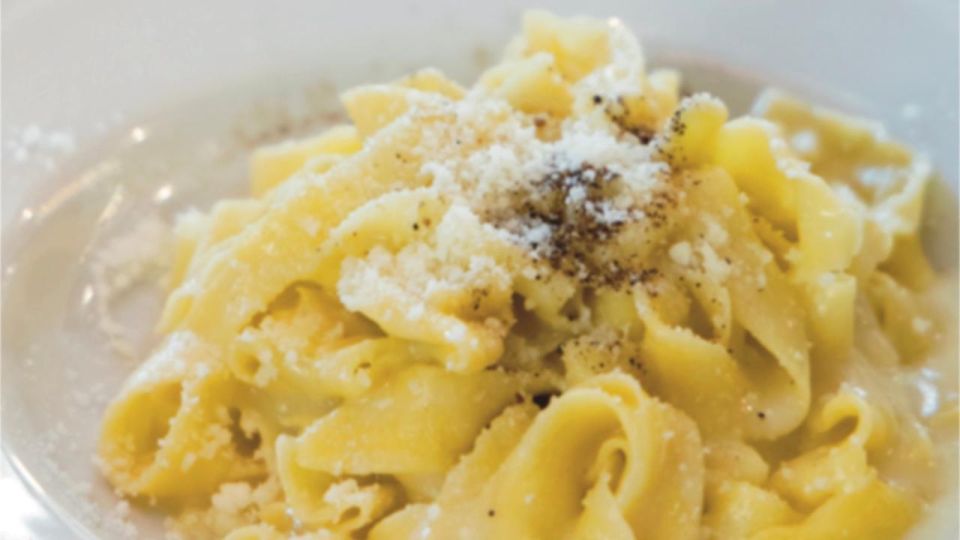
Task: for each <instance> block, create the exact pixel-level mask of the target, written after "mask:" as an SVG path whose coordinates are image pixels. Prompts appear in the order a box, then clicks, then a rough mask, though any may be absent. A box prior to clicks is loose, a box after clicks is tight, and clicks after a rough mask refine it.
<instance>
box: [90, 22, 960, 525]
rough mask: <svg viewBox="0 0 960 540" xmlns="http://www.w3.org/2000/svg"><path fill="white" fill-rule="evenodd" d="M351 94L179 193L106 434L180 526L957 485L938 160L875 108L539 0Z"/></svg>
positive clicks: (779, 519) (771, 515) (851, 513)
mask: <svg viewBox="0 0 960 540" xmlns="http://www.w3.org/2000/svg"><path fill="white" fill-rule="evenodd" d="M342 101H343V105H344V107H345V109H346V111H347V113H348V115H349V118H350V120H351V123H350V124H349V125H339V126H335V127H332V128H330V129H329V130H327V131H325V132H323V133H321V134H320V135H318V136H315V137H312V138H308V139H304V140H295V141H290V142H287V143H283V144H280V145H275V146H268V147H264V148H261V149H260V150H258V151H257V152H256V153H255V154H254V155H253V157H252V166H251V177H252V178H251V183H252V195H251V196H250V197H249V198H243V199H229V200H223V201H221V202H219V203H217V204H215V205H214V206H213V207H212V208H211V209H210V210H209V211H207V212H199V211H190V212H187V213H185V214H182V215H181V216H180V217H179V219H178V221H177V223H176V237H177V243H176V249H175V253H174V254H173V255H172V256H173V261H172V269H171V271H170V275H169V278H168V281H169V283H168V286H169V297H168V299H167V301H166V304H165V307H164V309H163V313H162V315H161V322H160V328H161V331H162V335H163V338H162V341H161V342H160V344H159V345H158V347H157V348H156V350H155V352H153V353H152V354H151V355H150V357H149V358H147V359H146V361H145V362H144V363H143V364H142V366H141V367H140V368H139V369H138V370H137V371H136V372H135V373H134V374H133V375H132V376H131V377H130V379H129V380H128V381H127V383H126V385H125V386H124V387H123V388H122V390H121V391H120V393H119V395H118V397H117V398H116V399H115V400H114V401H113V403H112V404H111V405H110V407H109V409H108V410H107V413H106V416H105V419H104V424H103V428H102V435H101V439H100V447H99V462H100V465H101V467H102V469H103V472H104V474H105V476H106V478H107V479H108V480H109V481H110V483H111V484H112V485H113V486H114V487H115V488H116V490H117V492H118V493H119V494H121V495H123V496H126V497H129V498H131V499H133V500H135V501H137V502H139V503H141V504H144V505H154V506H157V507H160V508H161V509H163V511H164V512H165V513H166V514H167V515H168V516H170V517H169V518H168V521H169V528H170V530H171V534H173V535H175V536H177V537H181V538H188V539H189V538H214V537H218V538H219V537H226V538H228V539H229V540H248V539H268V540H273V539H280V538H300V539H314V538H316V539H326V538H372V539H394V538H403V539H407V538H409V539H412V538H433V539H448V538H496V539H500V538H511V539H512V538H516V539H524V538H526V539H559V538H578V539H579V538H584V539H621V538H622V539H628V538H644V539H692V538H704V539H741V538H749V539H756V540H774V539H794V538H796V539H806V538H809V539H821V538H850V539H860V538H863V539H866V538H870V539H885V538H891V539H892V538H901V537H903V535H905V534H906V533H907V531H908V530H909V529H910V528H911V527H912V526H913V525H914V523H916V522H917V521H918V520H919V519H920V517H921V515H922V514H923V512H924V509H925V507H926V506H927V505H928V504H929V503H930V502H931V501H933V500H935V499H936V497H938V496H939V494H940V493H941V492H943V491H944V490H945V489H947V488H948V487H949V486H947V485H946V483H944V481H943V480H942V479H940V477H942V476H943V475H942V474H941V471H943V470H949V469H945V467H948V466H949V459H947V456H949V455H950V453H951V452H953V453H954V454H955V446H953V447H949V448H948V449H947V450H946V451H944V450H942V448H943V444H942V443H941V442H942V441H947V442H948V443H949V442H950V441H951V440H952V442H953V444H955V442H956V424H957V401H956V390H955V388H952V387H951V386H950V385H951V384H952V382H951V381H944V380H939V381H938V380H935V379H931V378H929V377H928V378H925V377H927V376H928V375H929V374H930V373H931V372H934V373H935V371H936V370H935V368H930V367H929V366H931V365H932V364H931V363H930V362H931V361H932V360H931V359H933V358H935V357H938V355H943V354H944V353H943V351H944V350H945V347H947V346H948V345H949V338H948V337H945V336H949V335H950V332H951V330H950V328H949V327H950V325H951V324H953V325H955V321H953V322H951V320H950V318H949V317H951V316H955V315H949V314H947V313H946V312H945V308H944V305H943V298H944V297H945V296H949V294H950V293H949V291H951V289H949V287H950V286H951V285H949V284H947V280H946V279H945V278H944V277H942V276H939V275H938V274H937V273H936V272H935V271H934V270H933V269H932V267H931V265H930V264H928V263H927V259H926V258H925V256H924V252H923V247H922V244H921V241H920V235H919V227H920V224H921V219H922V216H923V210H924V208H923V200H924V192H925V186H926V185H927V182H928V180H929V177H930V176H931V172H930V167H929V165H928V164H927V163H926V162H925V161H924V160H923V159H922V158H920V157H918V156H915V155H914V154H913V153H912V152H911V151H910V150H908V149H907V148H906V147H904V146H902V145H900V144H898V143H896V142H893V141H891V140H889V139H888V138H886V137H885V136H884V134H883V133H882V131H880V130H878V129H877V128H876V126H875V125H874V124H872V123H869V122H866V121H863V120H859V119H855V118H852V117H848V116H844V115H841V114H839V113H835V112H831V111H828V110H825V109H822V108H819V107H815V106H811V105H807V104H805V103H804V102H802V101H799V100H797V99H794V98H792V97H790V96H789V95H787V94H784V93H782V92H777V91H769V92H767V93H765V94H764V95H763V96H762V97H761V99H760V100H759V101H758V103H757V105H756V106H755V108H754V111H753V113H752V114H751V115H749V116H744V117H739V118H731V117H730V116H731V115H730V114H729V112H728V110H727V108H726V107H725V106H724V104H723V103H722V102H721V101H719V100H718V99H717V98H715V97H712V96H710V95H708V94H699V93H698V94H693V95H685V92H682V91H681V85H680V77H679V74H678V73H676V72H675V71H672V70H668V69H657V70H647V68H646V66H645V61H644V57H643V54H642V51H641V49H640V46H639V45H638V43H637V41H636V39H635V38H634V36H633V35H632V34H631V33H630V32H629V31H628V30H627V29H626V28H624V27H623V26H622V25H621V24H620V23H618V22H617V21H612V22H605V21H596V20H592V19H583V18H571V19H565V18H558V17H555V16H553V15H550V14H547V13H543V12H531V13H528V14H527V15H526V17H525V18H524V22H523V32H522V34H521V35H520V36H519V37H517V38H516V39H515V40H514V41H512V42H511V44H510V45H509V47H508V48H507V51H506V53H505V55H504V58H503V60H502V62H501V63H499V64H498V65H496V66H494V67H492V68H490V69H488V70H487V71H485V72H484V73H483V74H482V75H481V76H480V77H479V80H478V81H477V83H476V84H475V85H474V86H473V87H471V88H469V89H466V88H463V87H461V86H459V85H458V84H457V83H455V82H453V81H451V80H449V79H447V78H446V77H444V76H443V75H442V74H441V73H440V72H438V71H436V70H431V69H426V70H422V71H418V72H416V73H413V74H412V75H409V76H407V77H405V78H402V79H400V80H397V81H394V82H392V83H389V84H374V85H367V86H360V87H357V88H354V89H352V90H349V91H347V92H346V93H344V94H343V95H342ZM945 287H946V288H945ZM952 290H953V291H955V289H952ZM944 291H948V292H947V293H945V292H944ZM954 294H955V293H954ZM954 330H955V329H954ZM946 354H948V355H949V354H950V353H949V352H948V353H946ZM937 385H940V386H937ZM924 389H926V390H925V392H926V393H924ZM954 457H955V456H954Z"/></svg>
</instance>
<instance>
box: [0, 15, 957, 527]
mask: <svg viewBox="0 0 960 540" xmlns="http://www.w3.org/2000/svg"><path fill="white" fill-rule="evenodd" d="M524 4H525V3H524V2H519V1H516V2H515V1H509V0H497V1H487V2H473V3H464V2H459V1H456V0H449V1H443V0H436V1H425V0H424V1H420V0H393V1H382V2H362V1H353V2H332V1H319V2H318V1H316V0H286V1H284V2H263V1H256V0H251V1H238V0H229V1H228V0H206V1H203V2H196V1H190V0H184V1H167V2H130V1H128V0H103V1H99V2H89V1H79V0H74V1H52V0H20V1H5V2H4V4H3V8H4V13H3V21H2V24H3V89H2V90H3V132H2V134H3V204H2V210H3V225H4V230H3V277H2V280H3V281H2V284H3V289H2V292H3V327H2V331H3V344H2V345H3V351H2V353H3V356H2V357H3V365H2V369H3V377H2V407H0V410H2V415H3V418H2V429H3V446H4V450H5V452H6V453H7V455H8V457H9V458H10V459H11V461H12V462H13V464H14V467H15V468H16V469H17V470H18V471H19V473H20V474H21V475H22V476H23V477H24V478H25V480H26V482H27V483H28V485H29V486H30V488H31V490H32V491H33V492H34V493H35V494H36V495H37V496H38V497H39V498H40V500H41V501H43V503H44V504H45V506H46V508H47V509H48V511H49V512H50V515H52V516H55V517H48V518H46V519H47V520H48V521H47V522H45V523H46V524H47V525H48V526H49V527H48V528H46V529H43V530H45V531H47V532H46V533H38V534H41V535H44V534H46V535H51V536H49V537H51V538H52V537H57V538H60V537H62V534H65V533H61V532H50V531H63V530H67V529H69V530H71V531H72V533H71V534H74V535H76V536H78V537H83V538H114V537H119V536H121V535H122V533H123V532H124V531H123V528H124V526H123V525H121V524H120V522H119V520H117V519H115V518H117V517H120V516H119V514H122V510H123V507H122V506H121V507H120V508H117V503H118V500H117V499H116V498H115V497H114V496H113V494H112V493H111V492H110V490H109V489H108V488H107V486H106V485H105V484H104V483H103V481H102V480H100V479H99V477H98V476H97V474H96V471H95V468H94V467H93V464H92V456H93V445H94V441H95V438H96V434H97V426H98V424H99V419H100V415H101V413H102V410H103V406H104V404H105V402H106V400H108V399H109V398H110V397H111V396H112V395H113V394H114V392H115V390H116V389H117V387H118V385H119V384H120V382H121V381H122V379H123V378H124V376H125V375H126V374H127V373H129V372H130V370H132V369H133V368H134V366H135V365H136V360H135V359H131V358H125V357H124V356H123V355H120V354H118V353H117V352H116V351H115V350H114V348H112V347H111V346H110V345H109V340H108V338H107V333H105V332H104V331H103V329H102V328H101V327H102V326H103V324H98V320H99V319H100V318H101V315H102V314H103V313H101V312H100V311H101V310H103V309H107V310H108V311H109V312H110V314H111V316H112V317H113V318H114V319H116V320H117V322H119V323H122V326H123V327H125V328H127V329H128V330H126V334H125V335H124V336H123V337H122V339H123V341H124V342H125V343H127V345H128V346H129V347H130V348H131V349H132V350H133V351H134V353H135V354H134V356H135V357H136V356H142V353H143V352H144V351H146V350H147V349H148V348H149V346H150V344H151V339H152V336H151V334H150V330H149V329H150V325H151V321H152V315H153V314H154V313H155V311H156V309H157V307H158V305H159V296H158V291H156V290H155V289H152V288H151V287H149V286H137V285H138V284H137V283H134V284H133V285H134V286H132V287H130V288H123V287H121V288H120V290H119V292H118V293H117V294H116V295H115V297H114V298H112V299H107V298H106V297H105V295H104V294H103V293H104V291H103V288H102V287H100V286H98V285H97V284H96V283H95V282H96V279H95V274H96V272H95V271H94V270H95V268H96V267H97V266H98V265H103V264H107V263H109V262H110V261H105V260H104V259H103V253H104V252H105V250H106V249H107V247H108V246H109V245H110V244H111V243H112V242H116V241H117V239H118V238H121V237H123V236H124V235H129V234H135V235H136V234H140V235H145V236H141V238H147V239H149V240H148V243H149V242H161V241H162V238H161V237H160V236H158V235H154V236H150V234H151V231H150V230H149V228H148V229H147V230H146V232H144V231H143V230H140V232H133V233H131V231H134V230H135V228H136V226H137V224H138V223H140V224H142V223H143V221H144V220H147V222H148V223H150V220H152V219H154V218H156V219H160V220H169V219H170V218H171V217H172V216H173V215H174V214H175V213H176V212H178V211H180V210H182V209H184V208H187V207H189V206H192V205H199V206H201V207H203V206H205V205H206V204H208V203H209V202H210V201H212V200H213V199H215V198H217V197H221V196H224V195H226V194H231V193H239V192H240V191H241V190H242V189H243V187H244V185H245V181H246V179H245V174H244V159H245V157H246V153H247V151H248V150H249V149H250V148H251V147H253V146H255V145H256V144H258V143H260V142H263V141H267V140H273V139H276V138H278V137H281V136H283V135H285V134H290V133H296V132H303V131H309V130H310V129H312V128H316V127H317V126H319V125H322V124H324V123H328V122H330V121H331V119H332V118H334V117H335V115H336V114H337V113H336V109H335V108H334V105H333V104H332V102H331V97H332V96H333V93H334V89H335V88H343V87H345V86H349V85H351V84H355V83H358V82H361V81H369V80H385V79H389V78H392V77H395V76H397V75H400V74H402V73H404V72H406V71H409V70H410V69H412V68H414V67H418V66H423V65H435V66H438V67H440V68H441V69H443V70H445V71H446V72H448V73H450V74H451V75H453V76H454V77H455V78H458V79H460V80H462V81H465V82H468V81H470V80H471V78H472V77H473V76H474V75H475V74H476V73H477V72H478V70H479V69H480V67H481V66H482V65H484V64H485V63H487V62H489V61H490V60H492V59H493V58H495V57H496V56H497V54H499V50H500V49H501V47H502V45H503V44H504V43H505V41H506V39H507V38H508V37H509V36H510V35H512V34H514V33H515V32H516V31H517V30H518V27H519V14H520V12H521V11H522V9H523V8H524V7H525V5H524ZM540 5H541V6H542V5H543V3H540ZM549 7H550V8H551V9H553V10H554V11H557V12H558V13H561V14H577V13H584V14H589V15H594V16H618V17H620V18H622V19H623V21H624V22H625V23H626V24H628V25H629V26H631V27H632V28H634V29H635V30H636V31H637V32H638V33H639V34H640V36H641V38H642V39H643V41H644V42H645V44H646V45H647V48H648V50H649V51H650V56H651V58H652V62H653V63H655V64H658V65H676V66H678V67H681V68H683V69H685V70H687V71H688V72H689V74H690V78H689V80H690V84H691V86H692V87H694V88H697V89H713V90H715V91H716V93H718V94H719V95H720V96H721V97H723V98H724V99H725V100H727V101H728V102H730V103H732V104H733V105H734V109H735V110H736V109H739V110H740V111H741V112H742V111H743V110H744V108H745V106H746V104H747V103H749V102H750V100H751V99H752V97H753V93H754V92H755V91H756V89H757V87H758V85H759V84H762V83H770V84H776V85H779V86H781V87H785V88H787V89H789V90H793V91H795V92H797V93H800V94H802V95H804V96H807V97H810V98H812V99H815V100H819V101H822V102H827V103H830V104H833V105H838V106H840V107H842V108H845V109H847V110H849V111H852V112H856V113H860V114H864V115H867V116H871V117H874V118H877V119H880V120H882V121H883V122H884V123H885V124H886V125H887V126H888V128H889V129H890V131H891V132H893V133H894V135H895V136H896V137H898V138H901V139H904V140H906V141H908V142H910V143H911V144H913V145H914V146H916V147H917V148H919V149H921V150H922V151H924V152H927V153H929V154H930V155H931V156H932V158H933V160H934V162H935V163H936V165H937V167H938V168H939V170H940V171H942V173H943V174H944V177H945V179H946V183H947V184H948V185H950V186H952V188H948V189H946V190H945V191H943V192H941V193H940V195H941V196H940V197H935V198H934V200H936V201H938V203H939V205H938V208H939V209H938V210H937V212H936V213H935V214H934V216H933V217H932V218H931V223H930V227H928V229H929V232H928V236H929V242H930V245H934V246H936V249H935V250H933V251H935V253H936V254H937V257H938V260H939V262H940V263H941V265H942V266H944V267H949V268H954V269H955V268H956V253H957V241H956V229H957V226H956V215H957V213H956V201H957V198H956V186H957V149H958V142H957V95H958V94H957V63H958V58H957V3H956V2H955V1H954V0H912V1H907V0H903V1H893V0H863V1H856V2H855V1H840V0H831V1H827V0H823V1H811V0H808V1H804V2H775V1H773V0H709V1H707V0H704V1H693V0H690V1H677V0H673V1H670V2H665V1H657V0H647V1H634V2H629V3H627V2H616V1H598V0H594V1H592V2H589V3H581V2H573V1H564V2H552V3H550V5H549ZM950 190H952V192H951V191H950ZM121 251H123V250H121ZM125 252H127V253H132V255H131V257H132V258H133V259H136V257H137V253H138V252H137V250H136V249H134V250H133V251H132V252H131V251H130V249H127V250H126V251H125ZM148 254H149V250H147V251H144V252H143V253H141V255H143V257H141V258H142V259H143V260H141V261H140V262H141V263H142V266H144V267H145V269H146V270H147V272H146V274H149V270H150V268H151V264H152V261H151V260H150V259H149V258H148V257H146V256H147V255H148ZM136 262H137V261H136V260H134V261H133V262H132V263H130V262H129V261H128V266H129V265H131V264H132V265H133V266H136ZM128 269H129V268H128ZM135 274H136V273H135ZM0 504H5V503H0ZM953 504H954V506H953V511H954V512H955V508H956V506H955V504H956V503H955V502H954V503H953ZM944 510H946V512H945V513H944V514H943V515H944V516H945V518H946V520H945V521H943V522H940V523H931V524H929V525H928V526H927V528H926V529H923V530H922V531H921V532H919V533H918V535H919V536H922V537H924V538H938V537H943V538H956V523H955V515H954V516H953V519H950V516H951V513H952V512H951V511H950V507H949V505H948V506H945V507H944ZM132 520H133V521H134V522H135V523H136V524H137V526H138V527H141V528H140V529H139V530H140V533H141V536H150V537H152V536H155V535H156V534H157V532H158V531H159V530H160V529H159V518H157V517H156V516H150V515H146V514H143V513H137V512H133V514H132ZM41 521H43V518H41ZM951 521H953V522H954V523H953V524H952V525H950V522H951ZM55 522H59V523H60V525H59V526H60V527H66V529H63V528H60V529H58V528H55V527H56V526H57V525H55ZM945 524H946V525H945ZM0 533H2V531H0Z"/></svg>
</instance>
